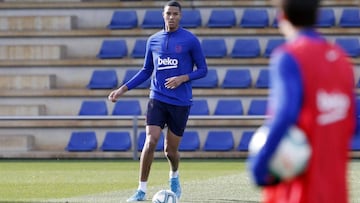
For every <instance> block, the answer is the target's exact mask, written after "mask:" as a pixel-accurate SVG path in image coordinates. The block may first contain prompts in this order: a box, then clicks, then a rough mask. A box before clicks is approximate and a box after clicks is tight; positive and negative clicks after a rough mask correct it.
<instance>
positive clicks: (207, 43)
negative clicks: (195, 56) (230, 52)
mask: <svg viewBox="0 0 360 203" xmlns="http://www.w3.org/2000/svg"><path fill="white" fill-rule="evenodd" d="M201 47H202V49H203V51H204V55H205V57H206V58H223V57H225V56H226V55H227V47H226V43H225V39H223V38H216V39H203V40H202V42H201Z"/></svg>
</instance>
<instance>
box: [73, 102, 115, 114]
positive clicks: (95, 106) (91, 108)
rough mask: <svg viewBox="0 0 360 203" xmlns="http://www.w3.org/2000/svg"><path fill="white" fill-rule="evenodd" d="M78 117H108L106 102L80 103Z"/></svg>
mask: <svg viewBox="0 0 360 203" xmlns="http://www.w3.org/2000/svg"><path fill="white" fill-rule="evenodd" d="M78 115H79V116H106V115H108V109H107V106H106V102H105V101H103V100H96V101H90V100H89V101H88V100H85V101H82V103H81V107H80V111H79V113H78Z"/></svg>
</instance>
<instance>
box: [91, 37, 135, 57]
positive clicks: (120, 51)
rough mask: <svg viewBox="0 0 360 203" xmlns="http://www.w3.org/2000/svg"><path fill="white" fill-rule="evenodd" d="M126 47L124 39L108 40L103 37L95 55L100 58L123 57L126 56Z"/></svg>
mask: <svg viewBox="0 0 360 203" xmlns="http://www.w3.org/2000/svg"><path fill="white" fill-rule="evenodd" d="M127 53H128V49H127V45H126V42H125V40H123V39H119V40H109V39H105V40H104V41H103V42H102V45H101V48H100V51H99V53H98V54H97V57H98V58H100V59H115V58H124V57H126V56H127Z"/></svg>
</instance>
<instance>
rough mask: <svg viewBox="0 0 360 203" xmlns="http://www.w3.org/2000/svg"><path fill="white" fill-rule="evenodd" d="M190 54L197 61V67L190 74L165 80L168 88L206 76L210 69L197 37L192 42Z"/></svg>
mask: <svg viewBox="0 0 360 203" xmlns="http://www.w3.org/2000/svg"><path fill="white" fill-rule="evenodd" d="M190 54H191V56H192V60H193V61H194V62H195V65H196V69H195V70H194V71H193V72H191V73H189V74H185V75H180V76H176V77H171V78H167V79H166V82H165V87H166V88H170V89H174V88H177V87H178V86H180V85H181V84H182V83H184V82H187V81H189V80H195V79H199V78H202V77H205V76H206V74H207V70H208V69H207V64H206V60H205V56H204V53H203V51H202V48H201V45H200V42H199V40H198V39H197V38H195V37H194V40H193V41H192V42H191V50H190Z"/></svg>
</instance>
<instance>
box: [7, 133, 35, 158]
mask: <svg viewBox="0 0 360 203" xmlns="http://www.w3.org/2000/svg"><path fill="white" fill-rule="evenodd" d="M33 147H34V136H32V135H20V134H15V135H0V157H1V156H2V154H3V153H7V152H12V153H22V152H26V153H27V152H29V151H30V150H32V149H33Z"/></svg>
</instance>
